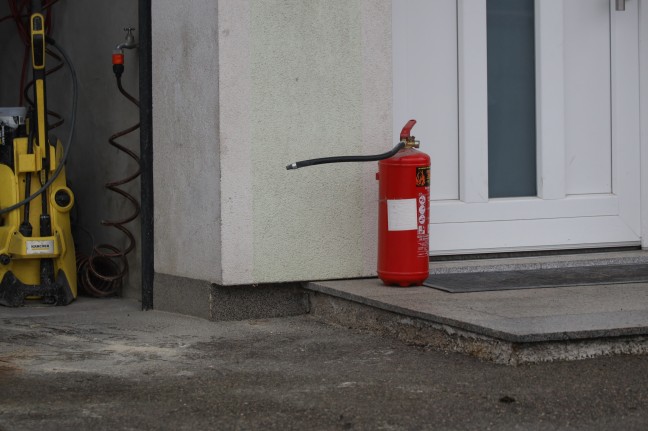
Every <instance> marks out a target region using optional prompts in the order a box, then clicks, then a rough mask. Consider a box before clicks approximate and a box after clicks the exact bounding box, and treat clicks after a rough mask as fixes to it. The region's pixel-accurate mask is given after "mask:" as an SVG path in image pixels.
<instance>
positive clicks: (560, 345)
mask: <svg viewBox="0 0 648 431" xmlns="http://www.w3.org/2000/svg"><path fill="white" fill-rule="evenodd" d="M310 313H311V315H312V316H313V317H314V318H316V319H317V320H320V321H322V322H325V323H329V324H334V325H338V326H343V327H347V328H354V329H361V330H367V331H371V332H373V333H377V334H380V335H383V336H391V337H395V338H397V339H399V340H401V341H403V342H405V343H408V344H413V345H418V346H422V347H428V348H433V349H437V350H443V351H448V352H458V353H464V354H468V355H471V356H476V357H478V358H480V359H483V360H486V361H491V362H495V363H498V364H505V365H519V364H524V363H536V362H551V361H559V360H577V359H588V358H594V357H599V356H610V355H619V354H646V353H648V337H646V336H626V337H607V338H596V339H585V340H566V341H549V342H528V343H512V342H508V341H504V340H499V339H496V338H493V337H488V336H483V335H479V334H475V333H472V332H469V331H465V330H461V329H458V328H455V327H451V326H448V325H441V324H436V323H432V322H429V321H426V320H422V319H416V318H412V317H407V316H403V315H400V314H397V313H392V312H390V311H386V310H381V309H379V308H374V307H371V306H368V305H364V304H360V303H357V302H352V301H347V300H344V299H340V298H336V297H333V296H329V295H325V294H321V293H317V292H311V295H310Z"/></svg>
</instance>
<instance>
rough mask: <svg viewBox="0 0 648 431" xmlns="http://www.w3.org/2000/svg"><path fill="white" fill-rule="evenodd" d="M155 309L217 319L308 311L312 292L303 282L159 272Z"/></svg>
mask: <svg viewBox="0 0 648 431" xmlns="http://www.w3.org/2000/svg"><path fill="white" fill-rule="evenodd" d="M154 289H155V290H154V291H155V298H154V304H153V305H154V308H155V309H156V310H160V311H170V312H173V313H180V314H186V315H189V316H195V317H201V318H203V319H208V320H213V321H223V320H245V319H264V318H271V317H286V316H297V315H300V314H307V313H308V311H309V301H308V293H307V292H306V291H305V290H304V289H303V288H302V287H301V285H300V284H299V283H276V284H262V285H243V286H221V285H218V284H213V283H210V282H208V281H204V280H196V279H191V278H185V277H177V276H174V275H168V274H160V273H156V274H155V282H154Z"/></svg>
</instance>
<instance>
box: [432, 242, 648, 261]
mask: <svg viewBox="0 0 648 431" xmlns="http://www.w3.org/2000/svg"><path fill="white" fill-rule="evenodd" d="M638 250H641V246H640V245H633V246H623V247H599V248H574V249H562V250H528V251H506V252H491V253H472V254H449V255H436V256H430V262H449V261H462V260H487V259H511V258H516V257H544V256H564V255H581V254H594V253H620V252H630V251H638Z"/></svg>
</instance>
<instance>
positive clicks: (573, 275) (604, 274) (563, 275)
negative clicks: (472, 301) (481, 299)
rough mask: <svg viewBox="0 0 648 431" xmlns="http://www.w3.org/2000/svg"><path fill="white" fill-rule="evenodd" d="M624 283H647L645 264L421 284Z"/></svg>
mask: <svg viewBox="0 0 648 431" xmlns="http://www.w3.org/2000/svg"><path fill="white" fill-rule="evenodd" d="M625 283H648V265H646V264H642V265H600V266H579V267H573V268H551V269H533V270H517V271H493V272H467V273H453V274H432V275H431V276H430V277H428V279H427V280H425V282H424V283H423V285H424V286H427V287H433V288H435V289H440V290H445V291H446V292H450V293H467V292H484V291H488V290H515V289H540V288H547V287H565V286H587V285H599V284H625Z"/></svg>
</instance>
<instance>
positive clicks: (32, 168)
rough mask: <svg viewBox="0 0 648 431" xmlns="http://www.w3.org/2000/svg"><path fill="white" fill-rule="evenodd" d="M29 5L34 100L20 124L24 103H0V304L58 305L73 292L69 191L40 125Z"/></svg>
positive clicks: (40, 31)
mask: <svg viewBox="0 0 648 431" xmlns="http://www.w3.org/2000/svg"><path fill="white" fill-rule="evenodd" d="M31 8H32V14H31V16H30V19H29V21H30V35H31V44H30V45H31V59H32V72H33V76H34V79H33V81H32V84H30V85H32V86H33V91H34V99H33V100H34V102H33V110H32V111H30V113H29V115H28V117H29V121H28V124H27V125H26V127H25V118H26V115H25V114H26V113H27V110H26V109H25V108H20V107H19V108H4V109H3V108H0V304H2V305H8V306H13V307H17V306H20V305H23V304H24V302H25V299H41V300H42V301H43V302H45V303H47V304H56V305H66V304H69V303H70V302H72V301H73V300H74V298H76V295H77V280H76V278H77V277H76V257H75V252H74V242H73V239H72V230H71V227H70V214H69V213H70V210H71V209H72V206H73V205H74V195H73V194H72V191H71V190H70V189H69V188H68V187H67V182H66V176H65V169H64V168H63V166H62V164H63V163H64V162H65V161H64V158H65V156H64V154H65V153H64V151H63V146H62V145H61V142H60V141H59V140H57V139H55V138H51V137H49V130H48V124H47V101H46V91H45V77H46V75H47V73H46V70H45V55H46V44H47V35H46V34H47V33H46V29H45V23H46V20H45V17H44V16H43V14H42V3H41V2H40V1H36V0H35V1H32V4H31ZM70 136H72V135H70ZM46 186H47V188H46V189H44V187H46ZM39 192H40V194H39ZM13 207H15V208H13ZM12 208H13V209H12Z"/></svg>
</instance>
